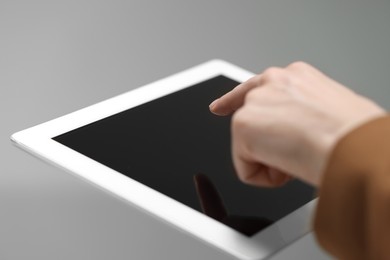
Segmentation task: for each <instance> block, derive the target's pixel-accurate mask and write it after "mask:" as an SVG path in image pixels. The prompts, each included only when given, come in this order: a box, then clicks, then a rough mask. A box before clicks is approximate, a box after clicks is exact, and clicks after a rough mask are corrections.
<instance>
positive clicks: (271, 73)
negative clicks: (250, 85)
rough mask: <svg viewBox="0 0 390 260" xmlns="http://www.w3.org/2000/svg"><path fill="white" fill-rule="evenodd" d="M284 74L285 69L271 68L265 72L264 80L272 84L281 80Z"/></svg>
mask: <svg viewBox="0 0 390 260" xmlns="http://www.w3.org/2000/svg"><path fill="white" fill-rule="evenodd" d="M283 74H284V72H283V69H281V68H277V67H270V68H268V69H266V70H265V71H264V72H263V76H262V78H263V80H264V81H266V82H271V81H275V80H278V79H280V78H281V77H283Z"/></svg>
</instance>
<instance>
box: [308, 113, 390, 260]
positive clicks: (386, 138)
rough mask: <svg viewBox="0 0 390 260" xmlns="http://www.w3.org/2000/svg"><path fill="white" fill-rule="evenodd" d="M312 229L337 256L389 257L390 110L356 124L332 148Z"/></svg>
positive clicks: (321, 242)
mask: <svg viewBox="0 0 390 260" xmlns="http://www.w3.org/2000/svg"><path fill="white" fill-rule="evenodd" d="M314 231H315V234H316V237H317V240H318V242H319V243H320V244H321V246H322V247H324V248H325V250H327V251H328V252H329V253H331V254H332V255H334V256H335V257H337V258H339V259H375V260H381V259H390V116H387V117H382V118H379V119H375V120H373V121H371V122H368V123H366V124H364V125H363V126H361V127H359V128H357V129H355V130H353V131H352V132H351V133H349V134H348V135H347V136H345V137H344V138H342V140H340V142H339V143H338V144H337V145H336V147H335V148H334V150H333V152H332V154H331V156H330V158H329V162H328V165H327V169H326V171H325V173H324V177H323V180H322V184H321V188H320V190H319V201H318V207H317V211H316V214H315V217H314Z"/></svg>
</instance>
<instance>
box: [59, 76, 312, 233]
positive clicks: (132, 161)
mask: <svg viewBox="0 0 390 260" xmlns="http://www.w3.org/2000/svg"><path fill="white" fill-rule="evenodd" d="M237 84H238V82H236V81H234V80H232V79H229V78H227V77H225V76H218V77H215V78H212V79H209V80H206V81H204V82H201V83H199V84H196V85H194V86H191V87H189V88H186V89H183V90H181V91H178V92H175V93H173V94H169V95H167V96H164V97H162V98H159V99H157V100H154V101H151V102H148V103H145V104H142V105H140V106H137V107H134V108H131V109H129V110H126V111H123V112H121V113H118V114H115V115H113V116H110V117H107V118H104V119H102V120H99V121H97V122H94V123H92V124H89V125H86V126H83V127H80V128H78V129H75V130H73V131H70V132H67V133H65V134H62V135H60V136H57V137H54V138H53V139H54V140H56V141H57V142H60V143H61V144H63V145H65V146H67V147H70V148H72V149H74V150H76V151H77V152H80V153H82V154H84V155H86V156H88V157H90V158H92V159H94V160H96V161H98V162H100V163H102V164H104V165H106V166H108V167H110V168H112V169H115V170H116V171H118V172H120V173H122V174H124V175H126V176H128V177H130V178H132V179H134V180H136V181H138V182H140V183H143V184H144V185H147V186H149V187H151V188H153V189H155V190H157V191H159V192H161V193H163V194H165V195H167V196H169V197H171V198H173V199H175V200H177V201H179V202H181V203H183V204H185V205H187V206H189V207H191V208H194V209H196V210H198V211H201V212H205V213H206V214H207V215H209V216H210V217H212V218H214V219H217V220H218V221H220V222H222V223H225V224H226V225H228V226H230V227H232V228H234V229H236V230H238V231H240V232H241V233H243V234H246V235H248V236H251V235H253V234H255V233H257V232H258V231H259V230H261V229H262V228H264V227H266V226H268V225H269V224H271V223H272V222H274V221H276V220H278V219H280V218H282V217H284V216H285V215H287V214H289V213H291V212H292V211H294V210H296V209H297V208H299V207H300V206H302V205H304V204H305V203H307V202H309V201H310V200H312V199H313V189H312V188H311V187H309V186H308V185H306V184H304V183H302V182H299V181H292V182H290V183H288V184H287V185H285V186H284V187H281V188H276V189H267V188H256V187H251V186H247V185H245V184H243V183H241V182H240V181H239V180H238V178H237V177H236V175H235V171H234V167H233V164H232V160H231V150H230V119H231V118H230V117H218V116H215V115H213V114H211V113H210V112H209V109H208V105H209V103H210V102H211V101H213V100H214V99H215V98H217V97H219V96H221V95H222V94H224V93H226V92H227V91H229V90H231V89H232V88H233V87H235V86H236V85H237Z"/></svg>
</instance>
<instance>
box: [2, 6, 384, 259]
mask: <svg viewBox="0 0 390 260" xmlns="http://www.w3.org/2000/svg"><path fill="white" fill-rule="evenodd" d="M389 25H390V1H388V0H370V1H368V0H367V1H361V0H326V1H324V0H295V1H292V0H272V1H232V0H231V1H214V0H207V1H200V0H198V1H153V2H152V1H144V0H143V1H141V0H140V1H92V0H90V1H87V0H81V1H80V0H77V1H76V0H68V1H41V0H36V1H27V0H25V1H17V0H10V1H4V0H1V1H0V89H1V95H0V98H1V102H0V115H1V127H0V135H1V138H0V155H1V166H0V167H1V168H0V169H1V170H0V259H231V258H230V257H228V256H226V255H225V254H224V253H222V252H220V251H218V250H216V249H214V248H212V247H210V246H208V245H206V244H204V243H202V242H201V241H198V240H196V239H194V238H191V237H189V236H187V235H185V234H183V233H181V232H179V231H176V230H174V229H173V228H171V227H169V226H166V225H162V224H161V223H160V222H158V221H156V220H155V219H153V218H151V217H149V216H145V215H144V214H142V213H139V212H138V211H137V210H135V209H133V208H131V207H129V206H128V205H127V204H125V203H124V202H121V201H118V200H117V199H115V198H113V197H111V196H109V195H107V194H104V193H102V192H101V191H99V190H97V189H96V188H94V187H91V186H90V185H87V184H85V183H84V182H82V181H80V180H78V179H76V178H75V177H73V176H70V175H68V174H66V173H64V172H62V171H61V170H59V169H56V168H54V167H51V166H48V165H46V164H45V163H42V162H41V161H39V160H37V159H35V158H33V157H31V156H30V155H27V154H25V153H23V152H21V151H20V150H18V149H17V148H14V147H13V146H12V145H11V143H10V141H9V136H10V135H11V134H12V133H13V132H15V131H18V130H21V129H24V128H27V127H30V126H32V125H35V124H38V123H42V122H44V121H46V120H49V119H52V118H55V117H58V116H61V115H64V114H66V113H69V112H72V111H74V110H77V109H79V108H82V107H85V106H87V105H91V104H93V103H95V102H98V101H101V100H104V99H106V98H109V97H112V96H114V95H117V94H120V93H123V92H125V91H128V90H130V89H133V88H136V87H139V86H142V85H144V84H146V83H150V82H152V81H154V80H157V79H160V78H163V77H166V76H168V75H170V74H173V73H175V72H178V71H180V70H183V69H186V68H189V67H191V66H193V65H196V64H199V63H201V62H204V61H207V60H209V59H213V58H221V59H225V60H227V61H230V62H232V63H235V64H237V65H239V66H241V67H244V68H246V69H249V70H251V71H253V72H260V71H262V70H263V69H265V68H266V67H268V66H271V65H272V66H275V65H276V66H284V65H287V64H289V63H290V62H292V61H295V60H304V61H307V62H310V63H312V64H314V65H315V66H317V67H319V68H320V69H322V70H323V71H325V72H326V73H328V74H329V75H331V76H332V77H334V78H335V79H337V80H339V81H341V82H343V83H345V84H346V85H348V86H350V87H351V88H353V89H354V90H356V91H358V92H360V93H362V94H364V95H367V96H369V97H371V98H372V99H374V100H375V101H377V102H379V103H380V104H381V105H382V106H384V107H385V108H387V109H389V108H390V104H389V102H388V97H389V95H390V87H389V81H390V51H389V46H390V26H389ZM274 258H277V259H322V258H324V259H326V258H327V256H326V255H324V254H323V253H321V251H320V249H318V247H317V246H316V245H315V241H314V240H313V237H312V236H311V235H307V236H305V237H304V238H302V239H301V240H300V241H298V242H297V243H295V244H294V245H292V246H291V247H289V248H287V249H285V250H284V251H282V252H280V253H278V254H277V255H276V256H275V257H274Z"/></svg>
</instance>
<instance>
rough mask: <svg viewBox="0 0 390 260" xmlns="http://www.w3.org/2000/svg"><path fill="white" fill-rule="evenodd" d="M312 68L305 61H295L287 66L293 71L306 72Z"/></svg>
mask: <svg viewBox="0 0 390 260" xmlns="http://www.w3.org/2000/svg"><path fill="white" fill-rule="evenodd" d="M308 67H310V65H309V64H308V63H306V62H304V61H295V62H293V63H291V64H290V65H288V66H287V68H289V69H293V70H304V69H307V68H308Z"/></svg>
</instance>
